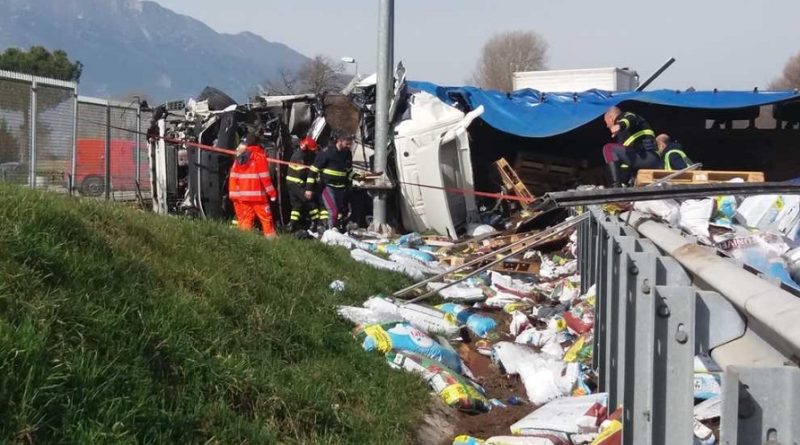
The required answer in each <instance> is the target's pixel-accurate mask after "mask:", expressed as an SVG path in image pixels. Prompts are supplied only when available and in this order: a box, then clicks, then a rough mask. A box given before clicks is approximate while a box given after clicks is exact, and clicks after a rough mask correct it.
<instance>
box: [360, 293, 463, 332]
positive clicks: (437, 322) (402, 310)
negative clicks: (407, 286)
mask: <svg viewBox="0 0 800 445" xmlns="http://www.w3.org/2000/svg"><path fill="white" fill-rule="evenodd" d="M364 307H366V308H369V309H372V310H374V311H379V312H384V313H388V314H395V315H397V316H400V317H401V318H402V319H403V320H405V321H407V322H408V323H410V324H412V325H413V326H415V327H416V328H418V329H421V330H423V331H425V332H427V333H429V334H431V335H445V336H453V335H456V334H458V333H459V330H460V328H459V323H458V320H457V319H456V317H454V316H452V315H450V314H447V313H445V312H442V311H440V310H438V309H435V308H432V307H429V306H425V305H422V304H416V303H410V304H397V303H395V302H394V301H391V300H389V299H386V298H383V297H380V296H376V297H372V298H370V299H368V300H367V301H365V302H364Z"/></svg>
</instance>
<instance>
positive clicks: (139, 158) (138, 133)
mask: <svg viewBox="0 0 800 445" xmlns="http://www.w3.org/2000/svg"><path fill="white" fill-rule="evenodd" d="M135 165H136V173H135V174H134V179H135V180H136V184H139V182H140V180H141V179H142V178H141V171H140V170H141V168H142V101H141V100H137V101H136V161H135Z"/></svg>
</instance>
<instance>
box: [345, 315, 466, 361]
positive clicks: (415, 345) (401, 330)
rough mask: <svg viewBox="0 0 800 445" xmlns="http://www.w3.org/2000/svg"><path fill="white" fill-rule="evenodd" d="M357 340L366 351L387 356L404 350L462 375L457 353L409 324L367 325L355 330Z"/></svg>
mask: <svg viewBox="0 0 800 445" xmlns="http://www.w3.org/2000/svg"><path fill="white" fill-rule="evenodd" d="M354 333H355V336H356V338H358V339H360V340H361V342H362V343H361V346H362V347H363V348H364V350H366V351H378V352H380V353H382V354H386V353H388V352H389V351H391V350H392V349H397V350H404V351H408V352H413V353H416V354H420V355H423V356H425V357H428V358H430V359H433V360H436V361H439V362H442V364H443V365H445V366H447V367H448V368H450V369H452V370H454V371H456V372H458V373H460V372H461V371H462V369H461V359H460V358H459V357H458V354H456V353H455V351H453V350H450V349H447V348H445V347H443V346H442V345H440V344H439V343H437V342H436V341H435V340H433V339H432V338H431V337H429V336H428V335H427V334H425V333H424V332H422V331H420V330H419V329H417V328H415V327H413V326H411V325H410V324H408V323H388V324H383V325H380V324H373V325H367V326H364V327H361V328H356V330H355V332H354Z"/></svg>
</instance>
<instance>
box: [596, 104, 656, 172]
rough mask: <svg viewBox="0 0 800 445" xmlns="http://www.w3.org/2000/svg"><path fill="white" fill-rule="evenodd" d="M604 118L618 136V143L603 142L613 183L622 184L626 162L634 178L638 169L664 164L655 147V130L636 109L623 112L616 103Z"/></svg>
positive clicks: (614, 134) (614, 135)
mask: <svg viewBox="0 0 800 445" xmlns="http://www.w3.org/2000/svg"><path fill="white" fill-rule="evenodd" d="M603 118H604V120H605V123H606V127H607V128H608V131H610V132H611V136H612V137H614V138H615V139H616V143H611V144H606V145H605V146H603V158H604V159H605V162H606V165H607V166H608V173H609V176H610V177H611V183H612V185H613V186H614V187H620V186H622V184H623V181H622V172H621V169H622V165H623V164H625V165H627V167H628V172H629V175H630V177H631V178H635V177H636V172H637V171H638V170H639V169H643V168H652V169H660V168H661V166H662V163H661V158H659V156H658V153H657V151H656V141H655V138H656V134H655V133H654V132H653V130H652V129H651V128H650V124H648V123H647V121H646V120H644V119H643V118H642V117H641V116H639V115H637V114H634V113H630V112H624V113H623V112H622V110H620V109H619V108H617V107H611V108H609V109H608V111H606V113H605V115H604V116H603Z"/></svg>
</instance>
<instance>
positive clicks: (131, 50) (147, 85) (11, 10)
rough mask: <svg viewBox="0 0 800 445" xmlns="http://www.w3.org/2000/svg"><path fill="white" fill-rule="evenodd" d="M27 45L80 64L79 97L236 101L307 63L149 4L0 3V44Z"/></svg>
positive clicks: (271, 45) (120, 0)
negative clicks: (222, 97)
mask: <svg viewBox="0 0 800 445" xmlns="http://www.w3.org/2000/svg"><path fill="white" fill-rule="evenodd" d="M224 7H226V4H225V3H224V2H220V8H224ZM32 45H42V46H44V47H46V48H48V49H50V50H54V49H63V50H64V51H66V52H67V53H68V54H69V56H70V58H72V59H73V60H80V61H81V62H82V63H83V64H84V70H83V76H82V77H81V83H80V87H79V88H80V94H81V95H87V96H98V97H111V98H121V97H123V96H126V95H129V94H145V95H147V96H149V97H151V98H154V99H156V100H157V101H162V100H168V99H184V98H188V97H192V96H195V95H197V94H198V93H199V92H200V91H201V90H202V88H203V87H205V86H207V85H211V86H214V87H217V88H219V89H221V90H223V91H225V92H227V93H228V94H229V95H231V96H232V97H233V98H235V99H237V100H244V99H245V98H246V97H247V93H248V92H249V91H252V89H253V87H254V86H255V85H256V84H258V83H261V82H263V81H264V80H265V79H268V78H271V77H274V76H276V75H277V74H278V73H279V71H280V70H282V69H287V70H294V69H297V68H298V67H299V66H301V65H302V64H303V63H305V62H307V61H308V59H307V58H306V57H305V56H303V55H302V54H300V53H298V52H297V51H295V50H293V49H291V48H289V47H288V46H286V45H284V44H282V43H277V42H269V41H267V40H265V39H263V38H261V37H259V36H258V35H256V34H253V33H251V32H243V33H240V34H235V35H231V34H221V33H218V32H216V31H214V30H213V29H211V28H210V27H208V26H207V25H205V24H204V23H202V22H200V21H198V20H195V19H193V18H191V17H188V16H185V15H180V14H177V13H175V12H173V11H170V10H168V9H166V8H164V7H162V6H160V5H158V4H157V3H154V2H150V1H139V0H2V1H0V47H1V48H7V47H10V46H16V47H20V48H28V47H30V46H32Z"/></svg>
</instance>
